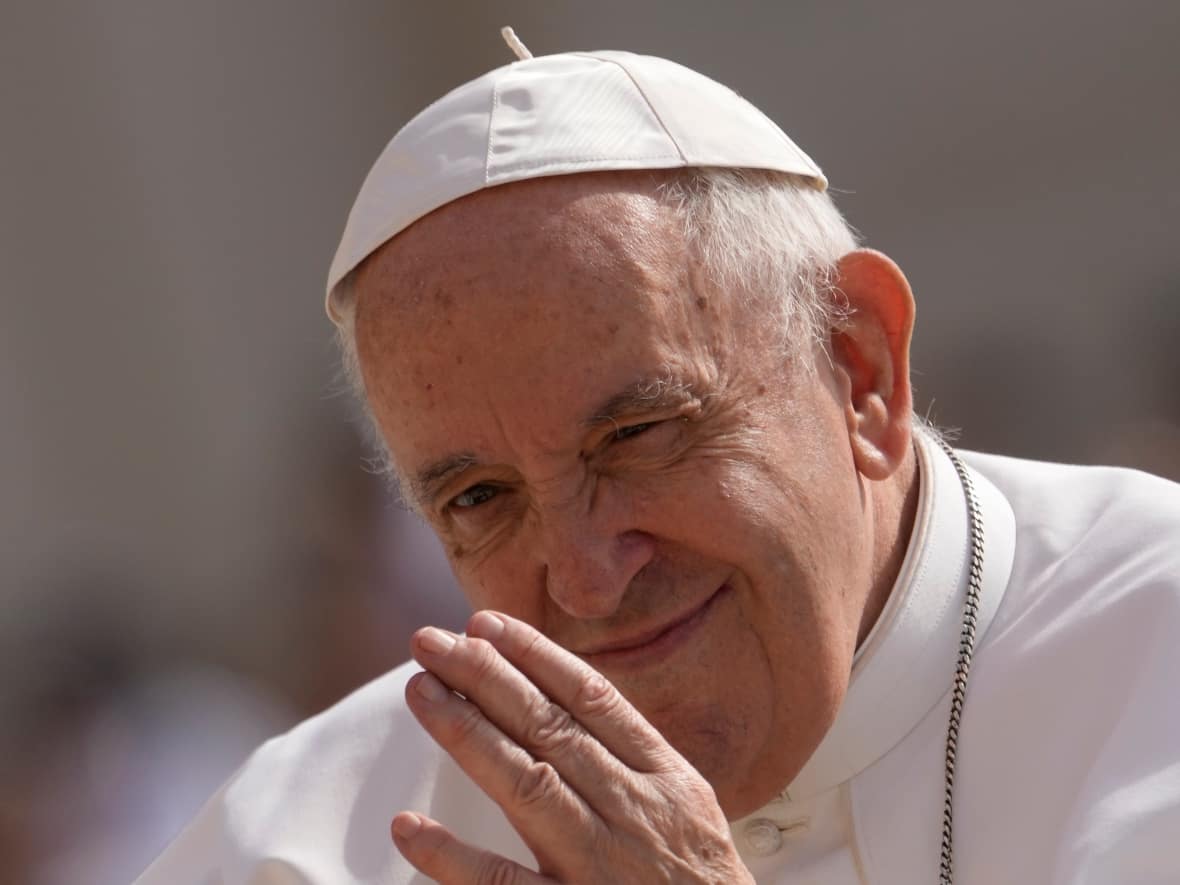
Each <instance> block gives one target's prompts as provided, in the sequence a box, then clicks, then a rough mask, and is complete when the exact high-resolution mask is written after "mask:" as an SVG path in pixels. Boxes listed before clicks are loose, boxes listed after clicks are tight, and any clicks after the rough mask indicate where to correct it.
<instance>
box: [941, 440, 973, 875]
mask: <svg viewBox="0 0 1180 885" xmlns="http://www.w3.org/2000/svg"><path fill="white" fill-rule="evenodd" d="M935 439H936V440H937V441H938V444H939V445H940V446H941V447H942V450H943V451H944V452H946V453H947V456H948V457H950V459H951V463H952V464H953V465H954V466H955V472H956V473H958V474H959V482H960V483H962V485H963V496H964V498H966V500H967V530H968V534H969V539H970V543H971V572H970V575H969V577H968V581H967V601H966V602H965V603H964V604H963V630H962V632H961V633H960V634H959V657H958V660H957V662H956V663H955V682H954V687H953V689H952V692H951V716H950V722H949V723H948V724H947V730H946V782H945V783H946V791H945V796H944V798H943V805H942V852H941V855H942V856H941V859H940V862H939V875H938V881H939V885H952V882H953V872H954V854H953V845H954V807H953V802H952V798H953V794H954V789H955V757H956V756H957V754H958V750H959V725H960V723H961V721H962V718H963V703H964V701H965V700H966V698H967V677H968V676H970V675H971V658H972V656H973V655H974V653H975V626H976V623H977V619H978V616H979V598H980V595H981V593H982V584H983V518H982V516H981V515H980V512H979V500H978V499H977V498H976V497H975V486H974V484H973V483H972V482H971V475H970V474H969V473H968V472H967V466H966V465H965V464H964V463H963V462H962V460H961V459H960V458H959V456H958V454H956V452H955V450H954V449H952V448H951V447H950V446H949V445H948V444H947V443H946V442H945V441H944V440H943V439H942V438H941V437H939V436H935Z"/></svg>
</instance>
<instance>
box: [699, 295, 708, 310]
mask: <svg viewBox="0 0 1180 885" xmlns="http://www.w3.org/2000/svg"><path fill="white" fill-rule="evenodd" d="M708 306H709V299H708V298H706V297H705V296H704V295H701V296H700V297H698V298H697V310H704V309H705V308H707V307H708Z"/></svg>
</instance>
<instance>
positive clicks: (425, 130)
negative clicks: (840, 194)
mask: <svg viewBox="0 0 1180 885" xmlns="http://www.w3.org/2000/svg"><path fill="white" fill-rule="evenodd" d="M505 31H506V33H505V39H507V40H509V45H513V48H514V49H516V51H517V53H518V54H520V55H522V56H523V57H522V59H521V60H520V61H516V62H513V63H512V64H509V65H505V66H504V67H502V68H497V69H496V70H494V71H490V72H489V73H487V74H484V75H483V76H482V77H479V78H477V79H475V80H472V81H471V82H469V83H466V84H464V85H462V86H460V87H458V88H457V89H455V90H452V91H451V92H449V93H447V94H446V95H444V96H443V97H442V98H440V99H439V100H438V101H436V102H435V103H434V104H432V105H430V106H429V107H428V108H426V109H425V110H424V111H422V112H421V113H420V114H418V115H417V116H416V117H414V119H412V120H411V121H410V122H409V123H407V124H406V125H405V126H404V127H403V128H402V130H401V131H400V132H398V133H397V135H395V136H394V137H393V140H392V141H391V142H390V143H389V144H388V145H387V146H386V148H385V150H384V151H383V152H382V153H381V156H380V157H378V158H377V162H376V163H375V164H374V166H373V168H372V170H371V171H370V172H369V175H368V177H367V178H366V179H365V183H364V184H363V185H362V186H361V191H360V194H358V195H357V198H356V203H354V204H353V207H352V211H351V212H350V213H349V216H348V224H347V225H346V226H345V228H344V236H343V238H342V239H341V241H340V247H339V248H338V249H337V250H336V257H335V259H333V261H332V267H331V269H330V270H329V272H328V296H327V308H328V316H330V317H331V318H332V320H333V322H336V323H339V322H340V321H341V319H342V318H343V316H344V314H345V312H346V311H348V310H349V309H350V307H351V306H350V305H348V304H343V303H341V300H340V298H339V294H340V293H338V292H337V287H338V286H339V284H340V282H341V280H343V279H344V278H345V277H347V276H348V275H349V274H350V273H351V272H352V271H353V270H355V269H356V268H357V266H358V265H360V263H361V262H362V261H364V260H365V259H366V258H367V257H368V256H369V255H371V254H372V253H373V252H375V251H376V250H377V249H378V248H380V247H381V246H382V245H383V244H384V243H386V242H388V241H389V240H390V239H392V238H393V237H394V236H396V235H397V234H398V233H400V232H401V231H403V230H405V229H406V228H407V227H409V226H410V225H411V224H413V223H414V222H415V221H417V220H418V219H419V218H422V217H423V216H424V215H427V214H429V213H430V212H433V211H434V210H435V209H437V208H439V207H440V206H443V205H445V204H447V203H449V202H451V201H452V200H457V199H458V198H459V197H463V196H466V195H467V194H470V193H474V192H475V191H478V190H482V189H484V188H488V187H494V186H495V185H498V184H507V183H508V182H510V181H522V180H524V179H528V178H540V177H543V176H549V175H568V174H571V173H575V172H595V171H602V170H608V169H672V168H677V167H685V166H723V167H730V168H750V169H769V170H774V171H778V172H792V173H795V174H796V175H801V176H805V177H806V178H808V179H810V180H811V182H812V183H813V184H814V185H815V186H816V187H817V188H819V189H821V190H823V189H824V188H826V187H827V180H826V179H825V178H824V176H823V173H822V172H820V169H819V167H818V166H817V165H816V164H815V163H814V162H812V160H811V158H810V157H808V156H807V155H806V154H805V153H803V151H801V150H799V148H798V147H796V146H795V144H794V142H792V141H791V139H789V138H788V137H787V136H786V134H785V133H784V132H783V131H782V130H781V129H779V128H778V126H776V125H775V124H774V123H773V122H772V121H771V120H770V118H769V117H767V116H766V115H765V114H763V113H762V112H761V111H759V110H758V109H757V108H755V107H754V106H753V105H752V104H750V103H749V102H748V101H746V100H745V99H744V98H742V97H741V96H739V95H738V94H737V93H735V92H733V91H732V90H731V89H729V88H727V87H725V86H722V85H721V84H720V83H717V82H716V81H714V80H710V79H709V78H708V77H705V76H703V75H702V74H698V73H697V72H696V71H692V70H689V69H688V68H686V67H683V66H682V65H678V64H676V63H675V62H670V61H666V60H664V59H662V58H653V57H651V56H645V55H633V54H632V53H629V52H567V53H562V54H560V55H546V56H541V57H538V58H532V57H530V56H528V51H527V50H525V49H524V48H523V46H521V45H520V44H519V42H515V45H514V41H515V36H514V35H511V32H510V31H509V30H508V29H505Z"/></svg>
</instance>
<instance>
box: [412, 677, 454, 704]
mask: <svg viewBox="0 0 1180 885" xmlns="http://www.w3.org/2000/svg"><path fill="white" fill-rule="evenodd" d="M414 691H416V692H418V694H420V695H422V697H424V698H426V700H428V701H430V702H431V703H432V704H441V703H442V702H443V701H445V700H446V699H447V695H449V694H450V692H449V691H447V687H446V686H445V685H443V684H442V683H441V682H439V681H438V677H437V676H435V675H434V674H433V673H423V674H421V675H420V676H419V677H418V678H417V680H415V682H414Z"/></svg>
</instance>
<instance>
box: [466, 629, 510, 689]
mask: <svg viewBox="0 0 1180 885" xmlns="http://www.w3.org/2000/svg"><path fill="white" fill-rule="evenodd" d="M464 644H465V645H466V646H467V653H468V656H469V657H470V659H471V669H472V675H473V676H474V677H475V679H476V680H477V681H478V682H482V681H483V680H485V679H492V678H494V677H495V676H497V675H498V674H499V673H500V668H501V667H502V665H503V664H502V661H503V659H502V658H501V657H500V653H499V652H497V651H496V649H495V647H494V646H493V645H492V644H491V643H490V642H488V641H487V640H486V639H472V638H470V637H468V638H466V639H464Z"/></svg>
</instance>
